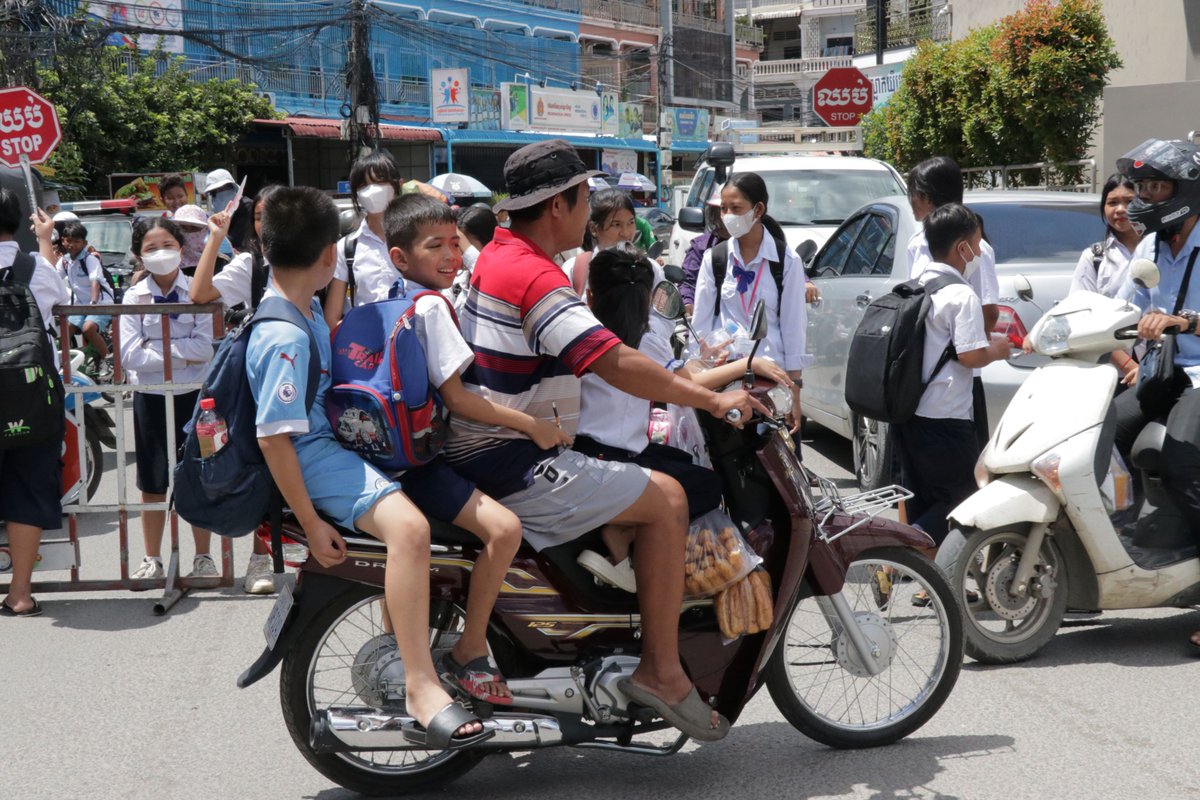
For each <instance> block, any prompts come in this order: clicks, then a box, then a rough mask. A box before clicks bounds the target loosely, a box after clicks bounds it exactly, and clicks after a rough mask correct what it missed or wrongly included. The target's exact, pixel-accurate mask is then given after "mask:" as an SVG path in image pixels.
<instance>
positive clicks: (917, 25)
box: [854, 0, 950, 53]
mask: <svg viewBox="0 0 1200 800" xmlns="http://www.w3.org/2000/svg"><path fill="white" fill-rule="evenodd" d="M877 2H886V3H887V41H886V42H885V43H884V48H883V49H885V50H894V49H900V48H905V47H916V46H917V43H918V42H920V41H923V40H925V39H932V40H934V41H935V42H946V41H949V40H950V5H949V3H947V2H946V0H909V4H908V11H907V12H906V13H899V12H897V11H893V6H892V3H891V2H890V0H877ZM876 41H877V33H876V29H875V8H873V7H870V8H866V9H864V10H862V11H859V12H858V13H857V14H856V15H855V20H854V49H855V50H856V51H857V52H859V53H870V52H871V51H873V50H875V48H876Z"/></svg>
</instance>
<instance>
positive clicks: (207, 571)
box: [188, 556, 221, 578]
mask: <svg viewBox="0 0 1200 800" xmlns="http://www.w3.org/2000/svg"><path fill="white" fill-rule="evenodd" d="M188 577H189V578H219V577H221V573H220V572H218V571H217V564H216V562H215V561H213V560H212V556H196V557H195V558H193V559H192V572H191V574H190V575H188Z"/></svg>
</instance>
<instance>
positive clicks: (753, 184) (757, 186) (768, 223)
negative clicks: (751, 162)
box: [722, 172, 787, 241]
mask: <svg viewBox="0 0 1200 800" xmlns="http://www.w3.org/2000/svg"><path fill="white" fill-rule="evenodd" d="M725 186H732V187H733V188H735V189H737V190H738V191H739V192H741V193H742V194H744V195H745V196H746V199H747V200H749V201H750V203H751V204H752V205H758V204H759V203H762V205H763V215H762V217H761V219H760V221H761V222H762V224H763V228H764V229H765V230H766V232H767V233H768V234H770V235H771V236H772V237H773V238H775V239H779V240H781V241H787V238H786V237H785V236H784V233H783V228H782V227H781V226H780V224H779V223H778V222H776V221H775V218H774V217H772V216H771V215H770V214H768V213H767V209H768V208H769V207H770V206H769V201H770V199H771V197H770V194H769V193H768V192H767V182H766V181H764V180H763V179H762V176H761V175H759V174H758V173H757V172H738V173H736V174H734V175H732V176H730V178H729V180H728V181H726V182H725ZM722 191H724V187H722Z"/></svg>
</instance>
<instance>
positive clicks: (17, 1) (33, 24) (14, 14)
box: [0, 0, 50, 89]
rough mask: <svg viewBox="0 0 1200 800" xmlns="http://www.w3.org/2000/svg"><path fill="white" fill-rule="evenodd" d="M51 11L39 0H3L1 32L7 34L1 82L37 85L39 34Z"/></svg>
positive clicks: (0, 63) (0, 61) (0, 55)
mask: <svg viewBox="0 0 1200 800" xmlns="http://www.w3.org/2000/svg"><path fill="white" fill-rule="evenodd" d="M49 13H50V12H49V9H44V8H42V4H41V2H39V0H0V32H3V33H5V34H7V36H5V43H4V52H3V53H0V86H30V87H33V88H34V89H36V88H37V85H38V78H37V66H38V63H37V60H38V55H39V53H38V41H37V39H38V36H37V35H36V34H37V33H40V32H41V31H42V30H43V23H44V22H45V21H46V16H47V15H48V14H49Z"/></svg>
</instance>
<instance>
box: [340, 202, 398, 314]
mask: <svg viewBox="0 0 1200 800" xmlns="http://www.w3.org/2000/svg"><path fill="white" fill-rule="evenodd" d="M351 235H352V236H357V237H358V244H357V245H355V247H354V282H355V284H356V286H355V287H354V304H355V305H359V306H361V305H364V304H365V303H374V302H376V301H377V300H387V299H388V292H389V291H391V288H392V284H393V283H395V282H396V279H397V278H399V277H400V270H398V269H396V267H395V265H393V264H392V259H391V258H389V257H388V246H387V244H386V243H385V242H384V241H383V240H382V239H380V238H379V237H378V236H376V235H375V231H373V230H371V228H370V227H369V226H368V225H367V221H366V220H365V219H364V220H363V221H362V222H361V223H359V226H358V232H357V233H354V234H351ZM333 277H334V278H335V279H336V280H339V281H343V282H345V283H347V284H349V283H350V270H349V269H348V268H347V266H346V240H345V239H344V238H343V239H339V240H338V243H337V266H336V267H334V270H333Z"/></svg>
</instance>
